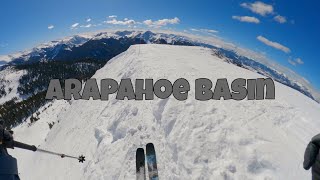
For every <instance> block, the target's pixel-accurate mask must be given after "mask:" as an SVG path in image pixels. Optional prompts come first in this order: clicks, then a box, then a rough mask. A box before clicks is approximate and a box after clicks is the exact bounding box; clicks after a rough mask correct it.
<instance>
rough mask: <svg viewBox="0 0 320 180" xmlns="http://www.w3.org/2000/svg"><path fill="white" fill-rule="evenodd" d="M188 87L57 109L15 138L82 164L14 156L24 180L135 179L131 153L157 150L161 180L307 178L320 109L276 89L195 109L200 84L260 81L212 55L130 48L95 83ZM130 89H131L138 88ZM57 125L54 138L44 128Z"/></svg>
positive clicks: (186, 49) (20, 130) (47, 111)
mask: <svg viewBox="0 0 320 180" xmlns="http://www.w3.org/2000/svg"><path fill="white" fill-rule="evenodd" d="M181 77H182V78H186V79H188V80H189V82H190V84H191V91H190V92H189V97H188V99H187V100H186V101H178V100H176V99H175V98H174V97H172V96H171V97H170V98H168V99H164V100H162V99H157V98H155V99H154V100H152V101H146V100H144V101H135V100H131V101H128V100H124V101H121V100H115V97H114V95H113V96H111V97H110V100H109V101H101V100H89V101H85V100H77V101H75V100H74V101H70V102H66V101H54V102H53V103H52V105H51V106H50V107H47V108H44V109H42V111H43V112H42V113H41V114H40V115H39V117H40V119H39V120H38V121H37V122H35V123H34V124H32V125H31V126H29V125H27V122H26V123H24V124H22V125H20V126H19V127H17V128H16V129H15V139H16V140H17V141H24V142H27V143H33V144H36V145H40V148H43V149H47V150H52V151H56V152H63V153H66V154H71V155H80V154H84V155H86V159H87V161H86V162H85V163H84V164H80V163H78V162H77V160H74V159H66V158H65V159H61V158H60V157H55V156H52V155H47V154H43V153H39V152H29V151H25V150H20V149H15V150H12V151H10V153H11V154H12V155H14V156H15V157H16V158H17V159H18V161H19V162H18V163H19V171H20V177H21V179H25V180H43V179H46V180H79V179H82V180H87V179H90V180H100V179H105V180H109V179H114V180H117V179H119V180H128V179H132V180H134V179H135V178H136V175H135V152H136V149H137V148H139V147H144V148H145V145H146V144H147V143H149V142H153V143H154V145H155V148H156V153H157V158H158V169H159V177H160V179H161V180H171V179H228V180H231V179H235V180H238V179H239V180H250V179H252V180H259V179H261V180H266V179H280V180H282V179H297V180H301V179H311V177H310V172H309V171H305V170H304V169H303V168H302V162H303V153H304V149H305V147H306V145H307V143H308V142H309V140H310V139H311V137H312V136H314V135H315V134H317V133H319V128H320V121H319V119H318V118H319V117H320V111H319V110H320V106H319V104H317V103H316V102H314V101H313V100H311V99H310V98H308V97H306V96H304V95H303V94H301V93H300V92H298V91H295V90H293V89H291V88H289V87H287V86H284V85H282V84H279V83H275V85H276V99H275V100H259V101H248V100H242V101H234V100H220V101H219V100H210V101H197V100H195V98H194V89H193V88H194V80H195V79H197V78H209V79H211V80H212V81H215V80H216V79H218V78H227V79H228V80H229V83H231V82H232V80H234V79H236V78H247V79H248V78H260V77H262V76H261V75H259V74H257V73H254V72H251V71H249V70H246V69H243V68H240V67H237V66H235V65H232V64H228V63H226V62H224V61H223V60H222V59H220V58H218V57H216V56H213V55H212V52H211V50H210V49H206V48H202V47H183V46H168V45H151V44H148V45H134V46H131V47H130V48H129V49H128V50H127V51H126V52H124V53H122V54H120V55H118V56H117V57H115V58H113V59H112V60H111V61H109V62H108V63H107V64H106V66H105V67H103V68H102V69H100V70H98V71H97V72H96V74H95V75H94V76H93V78H96V79H97V80H98V82H99V80H100V79H104V78H113V79H115V80H118V81H120V79H124V78H131V79H146V78H152V79H154V80H157V79H161V78H166V79H169V80H170V81H171V82H174V81H175V80H176V79H178V78H181ZM133 82H134V81H133ZM52 121H55V122H56V123H55V125H54V126H53V128H52V129H51V130H50V129H49V126H48V125H47V122H52Z"/></svg>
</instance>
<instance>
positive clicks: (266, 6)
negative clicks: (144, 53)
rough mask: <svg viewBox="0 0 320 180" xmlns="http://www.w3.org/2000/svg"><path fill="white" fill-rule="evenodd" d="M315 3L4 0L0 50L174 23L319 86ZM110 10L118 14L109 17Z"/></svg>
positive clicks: (318, 18) (318, 27) (318, 20)
mask: <svg viewBox="0 0 320 180" xmlns="http://www.w3.org/2000/svg"><path fill="white" fill-rule="evenodd" d="M319 8H320V2H318V1H296V0H290V1H289V0H288V1H283V0H282V1H280V0H278V1H274V0H273V1H272V0H271V1H270V0H264V1H250V0H244V1H232V0H231V1H213V0H211V1H209V0H208V1H200V0H198V1H194V0H190V1H180V0H161V1H150V0H149V1H147V0H139V1H134V0H127V1H124V0H90V1H89V0H86V1H85V0H67V1H65V0H64V1H62V0H55V1H43V0H29V1H17V0H10V1H2V2H1V6H0V18H1V30H0V31H1V33H0V55H5V54H10V53H14V52H16V51H20V50H25V49H28V48H32V47H33V46H36V45H38V44H39V43H43V42H47V41H50V40H54V39H57V38H61V37H65V36H68V35H72V34H77V33H79V32H88V31H96V30H100V29H105V28H111V27H122V28H126V27H128V25H129V26H130V27H131V28H132V27H134V26H138V27H144V28H172V29H173V30H178V31H183V30H187V31H189V32H192V33H199V29H207V30H209V29H210V30H215V31H218V32H214V31H212V32H211V34H215V35H216V36H218V37H221V38H223V39H224V40H226V41H228V42H232V43H234V44H236V45H239V46H241V47H245V48H248V49H251V50H255V51H257V52H261V53H264V54H265V55H266V56H267V57H268V58H270V59H273V60H275V61H277V62H278V63H279V64H281V65H283V66H286V67H289V68H290V69H292V70H294V71H295V72H297V73H298V74H300V75H301V76H303V77H305V78H306V79H307V80H308V81H310V82H311V83H312V85H313V86H314V87H316V88H317V89H318V90H319V89H320V71H319V67H320V61H319V60H318V46H317V43H318V42H320V36H319V34H318V33H319V32H320V16H319V13H318V12H319V11H318V9H319ZM111 15H116V16H117V17H114V18H109V16H111ZM125 18H127V19H125ZM89 19H90V21H89ZM163 19H164V20H163ZM146 20H151V21H146ZM159 20H162V21H159ZM107 21H109V23H107ZM76 23H78V25H77V24H76ZM115 24H118V25H115ZM119 24H120V25H119ZM121 24H122V25H121ZM72 25H74V26H75V28H72V27H71V26H72ZM76 25H77V26H76ZM191 29H193V30H191ZM195 30H198V31H195ZM202 31H203V32H204V31H205V30H202Z"/></svg>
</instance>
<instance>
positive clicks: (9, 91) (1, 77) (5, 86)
mask: <svg viewBox="0 0 320 180" xmlns="http://www.w3.org/2000/svg"><path fill="white" fill-rule="evenodd" d="M24 74H26V71H24V70H15V69H13V68H11V67H7V68H5V69H4V70H2V71H0V91H1V95H0V104H3V103H5V102H7V101H9V100H11V99H12V98H17V99H18V100H19V99H20V95H19V93H18V86H19V79H20V78H21V76H23V75H24Z"/></svg>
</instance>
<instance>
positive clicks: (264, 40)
mask: <svg viewBox="0 0 320 180" xmlns="http://www.w3.org/2000/svg"><path fill="white" fill-rule="evenodd" d="M257 39H258V40H259V41H260V42H262V43H264V44H266V45H268V46H270V47H273V48H275V49H278V50H281V51H283V52H285V53H289V52H290V49H289V48H288V47H286V46H284V45H282V44H280V43H277V42H273V41H270V40H269V39H267V38H265V37H263V36H258V37H257Z"/></svg>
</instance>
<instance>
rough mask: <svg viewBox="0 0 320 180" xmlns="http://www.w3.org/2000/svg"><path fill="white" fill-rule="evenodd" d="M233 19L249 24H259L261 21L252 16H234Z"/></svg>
mask: <svg viewBox="0 0 320 180" xmlns="http://www.w3.org/2000/svg"><path fill="white" fill-rule="evenodd" d="M232 19H236V20H238V21H241V22H247V23H256V24H259V23H260V20H259V19H258V18H256V17H252V16H232Z"/></svg>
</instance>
